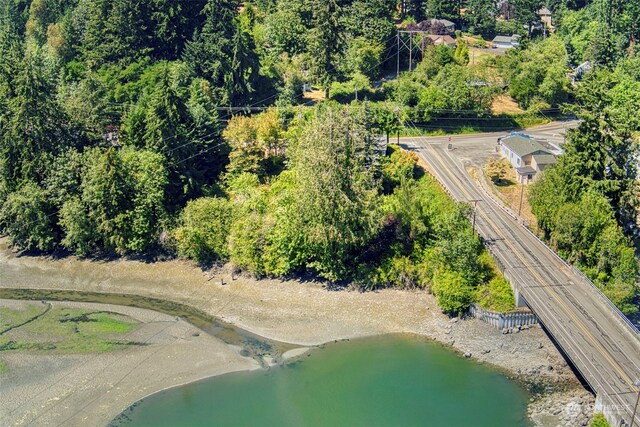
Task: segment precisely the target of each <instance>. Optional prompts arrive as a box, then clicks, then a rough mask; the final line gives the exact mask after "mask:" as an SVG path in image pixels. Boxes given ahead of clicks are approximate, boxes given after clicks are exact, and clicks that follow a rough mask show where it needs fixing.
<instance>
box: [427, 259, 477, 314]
mask: <svg viewBox="0 0 640 427" xmlns="http://www.w3.org/2000/svg"><path fill="white" fill-rule="evenodd" d="M431 290H432V291H433V294H434V295H435V296H436V300H437V301H438V305H439V306H440V308H442V310H444V311H445V312H447V313H449V314H452V315H459V314H461V313H462V312H464V311H465V310H466V309H468V308H469V306H470V305H471V303H472V302H473V287H471V286H469V285H468V284H467V283H466V282H465V280H464V278H463V277H462V275H461V274H460V273H456V272H452V271H447V270H444V271H440V272H438V273H436V275H435V277H434V279H433V285H431Z"/></svg>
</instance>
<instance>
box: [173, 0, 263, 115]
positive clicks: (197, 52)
mask: <svg viewBox="0 0 640 427" xmlns="http://www.w3.org/2000/svg"><path fill="white" fill-rule="evenodd" d="M237 9H238V2H237V1H236V0H209V2H208V3H207V5H206V6H205V8H204V13H205V16H206V20H205V23H204V26H203V28H202V30H201V31H199V32H197V33H196V34H195V36H194V38H193V40H192V41H191V42H189V43H187V47H186V50H185V53H184V61H185V62H186V63H187V64H188V65H189V67H190V68H191V71H192V73H193V74H194V75H195V76H197V77H202V78H205V79H207V80H209V81H210V82H211V84H212V87H213V88H214V91H215V94H214V97H215V98H216V99H217V100H218V102H219V104H221V105H229V104H234V105H237V104H239V103H243V102H246V101H247V100H248V99H249V98H250V95H251V93H252V92H253V91H254V87H253V85H254V83H255V81H256V79H257V75H258V60H257V56H256V54H255V52H254V46H253V42H252V39H251V37H250V36H249V34H247V33H246V32H244V31H242V29H241V28H240V26H239V21H238V12H237Z"/></svg>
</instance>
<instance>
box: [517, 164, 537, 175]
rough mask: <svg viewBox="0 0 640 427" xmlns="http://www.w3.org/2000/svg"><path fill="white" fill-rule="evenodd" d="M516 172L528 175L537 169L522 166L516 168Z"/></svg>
mask: <svg viewBox="0 0 640 427" xmlns="http://www.w3.org/2000/svg"><path fill="white" fill-rule="evenodd" d="M516 172H518V174H520V175H528V174H530V173H536V170H535V169H534V168H532V167H531V166H523V167H521V168H516Z"/></svg>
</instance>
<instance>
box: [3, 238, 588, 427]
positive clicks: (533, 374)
mask: <svg viewBox="0 0 640 427" xmlns="http://www.w3.org/2000/svg"><path fill="white" fill-rule="evenodd" d="M223 283H224V284H223ZM0 287H3V288H32V289H65V290H79V291H95V292H113V293H128V294H137V295H143V296H148V297H155V298H160V299H167V300H171V301H176V302H180V303H184V304H187V305H190V306H193V307H196V308H198V309H200V310H202V311H204V312H206V313H208V314H210V315H212V316H216V317H218V318H221V319H223V320H225V321H227V322H231V323H233V324H236V325H238V326H239V327H241V328H243V329H246V330H248V331H251V332H253V333H255V334H258V335H260V336H263V337H266V338H270V339H273V340H277V341H282V342H289V343H293V344H297V345H299V346H301V347H308V346H315V345H320V344H323V343H326V342H330V341H335V340H341V339H351V338H358V337H365V336H371V335H380V334H387V333H412V334H418V335H422V336H425V337H428V338H430V339H434V340H436V341H439V342H441V343H443V344H445V345H448V346H450V347H451V348H452V349H454V350H456V351H458V352H460V353H461V354H464V355H465V357H470V358H473V359H475V360H477V361H478V362H480V363H489V364H491V365H494V366H496V367H499V368H500V369H503V370H504V371H505V372H506V373H507V374H508V375H509V376H511V377H513V378H515V379H518V380H520V381H523V382H525V383H527V384H529V385H530V386H532V387H534V388H535V389H537V390H541V391H543V392H544V393H542V394H541V395H540V396H538V397H536V399H535V400H534V401H533V402H531V404H530V407H529V413H530V417H531V419H532V420H533V421H534V424H535V425H539V426H560V425H562V426H564V425H566V426H576V425H583V423H586V422H588V419H589V417H590V416H591V413H592V405H593V398H592V396H591V395H590V394H589V393H588V392H586V391H585V390H584V389H583V388H582V387H581V386H580V384H579V382H578V381H577V379H576V377H575V375H574V374H573V372H572V371H571V369H570V368H569V367H568V366H567V364H566V362H565V361H564V359H563V358H562V356H561V355H560V354H559V352H558V351H557V349H556V348H555V347H554V345H553V344H552V342H551V341H550V340H549V339H548V337H547V336H546V335H545V333H544V331H542V329H541V328H540V327H538V326H534V327H532V328H528V329H525V330H522V331H514V332H515V333H510V334H503V333H502V332H501V331H499V330H496V329H494V328H492V327H491V326H489V325H487V324H485V323H483V322H481V321H479V320H476V319H449V318H448V317H447V316H445V315H443V314H442V312H441V311H440V310H439V309H438V307H437V306H436V304H435V300H434V298H433V296H432V295H429V294H428V293H427V292H424V291H401V290H393V289H389V290H381V291H378V292H365V293H361V292H358V291H348V290H338V291H332V290H328V289H326V288H325V287H324V286H323V285H322V284H320V283H315V282H309V283H301V282H297V281H279V280H260V281H256V280H254V279H251V278H247V277H236V276H234V277H232V276H231V275H230V274H228V273H227V272H224V271H219V272H216V273H215V274H211V273H203V272H202V271H201V270H200V269H198V268H195V267H194V266H193V265H191V264H189V263H187V262H184V261H167V262H159V263H144V262H139V261H131V260H115V261H85V260H78V259H76V258H73V257H68V258H64V259H60V260H55V259H50V258H42V257H27V256H18V255H17V254H15V253H13V252H11V251H10V250H9V249H8V248H7V241H6V239H0ZM74 304H76V303H74ZM121 309H123V310H124V309H128V310H131V311H129V312H130V313H131V314H130V315H131V316H132V317H134V318H137V319H140V318H145V319H147V317H145V316H149V314H144V313H143V312H149V310H140V309H132V308H122V307H121ZM139 310H140V311H139ZM150 313H154V312H150ZM155 315H157V316H164V315H160V314H158V313H155ZM136 316H138V317H136ZM164 321H165V323H166V321H167V319H165V320H164ZM171 321H172V322H173V323H175V325H173V326H171V327H170V328H167V329H166V334H164V333H159V334H158V342H157V343H154V345H150V346H145V347H142V348H137V347H136V348H129V349H126V350H124V351H123V352H118V353H124V352H129V353H131V354H127V356H126V357H120V359H121V360H122V361H124V362H127V363H129V364H128V365H127V366H129V367H130V368H129V369H126V368H119V369H117V370H115V368H114V370H115V371H116V372H111V373H110V370H109V369H105V370H104V371H103V372H102V374H104V375H103V376H105V379H104V381H103V382H102V383H100V381H94V380H92V381H91V382H90V383H91V384H90V385H89V382H88V381H86V380H85V379H86V378H90V377H91V375H89V374H87V373H86V372H82V370H75V371H74V368H73V366H74V365H75V364H77V363H80V362H79V359H82V358H83V357H85V356H82V357H79V356H69V357H66V356H65V357H60V356H56V359H60V361H58V362H57V363H58V364H59V365H60V366H59V368H58V369H55V370H54V371H55V372H52V373H51V374H50V375H45V376H44V377H37V376H36V377H33V375H26V376H25V377H24V378H23V377H19V378H12V379H11V380H9V381H8V380H7V378H6V377H3V376H0V393H2V395H3V403H2V406H1V407H0V418H2V419H3V420H7V419H8V420H10V423H9V425H24V424H29V425H51V424H53V425H57V424H59V423H60V422H63V421H64V424H65V425H103V424H105V423H106V422H108V421H109V420H110V419H112V418H113V417H115V416H116V415H117V414H118V413H120V412H121V411H122V410H124V409H126V407H127V406H129V405H130V404H132V403H134V402H135V401H137V400H139V399H140V398H143V397H145V396H147V395H149V394H151V393H153V392H155V391H159V390H161V389H165V388H168V387H172V386H175V385H179V384H184V383H187V382H191V381H195V380H197V379H201V378H206V377H210V376H213V375H218V374H221V373H224V372H230V371H234V370H240V369H255V368H257V367H258V364H257V363H256V362H255V360H253V359H248V358H243V357H242V356H241V355H240V354H239V351H238V349H237V348H232V347H230V346H228V345H226V344H224V343H223V342H221V341H219V340H217V339H215V338H213V337H208V336H205V335H206V334H199V336H195V335H194V334H196V333H197V329H195V328H194V327H193V326H191V325H189V324H187V323H186V322H183V321H176V320H175V319H174V318H171ZM146 322H147V323H145V325H144V328H141V330H142V329H145V328H147V327H148V328H150V329H149V330H148V333H152V331H154V330H155V329H153V328H154V327H156V328H157V327H158V326H157V325H158V324H160V323H161V322H160V321H157V322H156V321H153V320H147V321H146ZM154 325H156V326H154ZM163 327H166V326H163ZM155 331H156V332H158V331H157V330H155ZM163 337H164V338H163ZM154 339H155V338H154ZM162 339H165V341H162ZM145 352H147V353H145ZM154 352H155V353H154ZM151 353H153V354H151ZM114 354H115V353H106V354H104V355H99V356H97V357H96V356H89V357H93V358H94V359H95V363H98V361H100V363H98V366H104V364H105V363H106V364H107V365H108V363H109V362H108V360H109V358H110V357H113V355H114ZM212 354H215V356H212ZM187 356H188V358H189V360H190V362H189V363H184V362H182V363H181V360H182V359H181V358H184V357H187ZM3 357H5V356H3ZM192 358H193V362H191V359H192ZM26 359H29V358H26ZM152 361H153V363H151V362H152ZM7 362H8V365H9V368H10V370H9V374H8V375H11V368H12V366H13V365H14V364H16V363H18V362H16V361H12V360H7ZM124 362H123V363H124ZM24 363H25V366H26V365H28V364H29V360H26V361H25V362H24ZM31 363H36V364H44V365H47V364H48V365H51V364H52V363H53V362H52V361H49V360H32V361H31ZM92 363H93V362H92ZM92 363H88V364H87V363H85V364H87V365H92ZM118 365H119V366H120V362H118ZM154 367H155V368H154ZM25 369H26V368H25ZM93 369H97V368H95V367H94V368H93ZM159 370H160V371H162V373H163V375H157V371H159ZM34 372H35V370H34ZM115 374H118V375H120V379H119V380H116V381H114V380H113V378H118V377H117V376H113V375H115ZM56 375H67V377H66V378H65V380H59V378H58V377H57V376H56ZM110 375H111V377H110ZM94 376H95V375H94ZM100 378H101V377H100ZM74 379H75V381H74ZM83 380H84V381H86V382H87V383H86V384H84V383H82V381H83ZM6 384H8V386H7V385H6ZM51 384H53V386H51ZM83 384H84V385H83ZM129 384H130V386H129ZM64 385H66V386H67V388H65V387H63V386H64ZM78 385H79V386H78ZM35 386H39V387H44V388H47V390H49V391H47V392H44V393H42V394H41V397H42V399H31V400H28V399H27V400H25V399H24V397H25V396H28V395H29V396H30V395H31V394H24V393H26V392H25V391H24V390H26V388H25V387H35ZM7 389H9V390H10V391H11V390H13V391H11V393H14V394H13V395H12V396H17V397H15V399H18V400H20V397H19V396H23V399H22V400H20V401H19V402H18V401H16V402H15V403H13V404H14V405H17V404H20V405H21V408H20V410H19V411H16V410H14V409H7V408H8V406H7V405H6V404H5V402H4V397H5V395H6V394H7V393H6V390H7ZM56 389H59V390H58V393H55V392H54V391H55V390H56ZM16 390H23V391H22V393H23V394H20V393H18V392H17V391H16ZM71 391H73V392H71ZM80 391H82V393H79V392H80ZM89 392H91V393H93V394H91V393H89ZM82 394H86V395H87V396H93V397H86V398H84V399H82V398H74V397H73V396H74V395H82ZM70 395H71V396H72V397H68V396H70ZM113 395H117V397H113ZM45 396H46V398H45ZM96 396H97V397H96ZM43 399H44V400H43ZM91 399H93V400H91ZM105 399H106V401H105ZM76 400H77V401H76ZM43 401H44V402H45V403H44V406H45V407H44V408H42V407H41V406H42V405H43ZM12 408H13V406H12ZM576 408H577V409H576ZM45 410H46V413H47V414H49V415H47V416H46V417H45V416H44V415H43V416H40V415H39V414H41V413H42V412H43V411H45ZM8 411H13V412H11V414H12V415H10V416H9V418H6V417H5V416H3V415H4V413H5V412H8ZM17 412H20V413H21V414H24V416H23V417H17V416H15V414H16V413H17ZM75 412H78V415H72V414H73V413H75ZM34 416H40V418H37V419H36V421H35V422H31V421H29V419H32V418H34ZM45 420H47V421H48V422H41V421H45Z"/></svg>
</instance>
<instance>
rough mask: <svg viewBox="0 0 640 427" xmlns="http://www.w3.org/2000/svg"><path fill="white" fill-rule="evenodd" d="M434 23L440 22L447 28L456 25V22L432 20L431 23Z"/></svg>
mask: <svg viewBox="0 0 640 427" xmlns="http://www.w3.org/2000/svg"><path fill="white" fill-rule="evenodd" d="M434 22H439V23H441V24H442V25H444V26H445V27H451V26H455V25H456V24H455V23H454V22H451V21H449V20H448V19H438V18H432V19H431V23H432V24H433V23H434Z"/></svg>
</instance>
